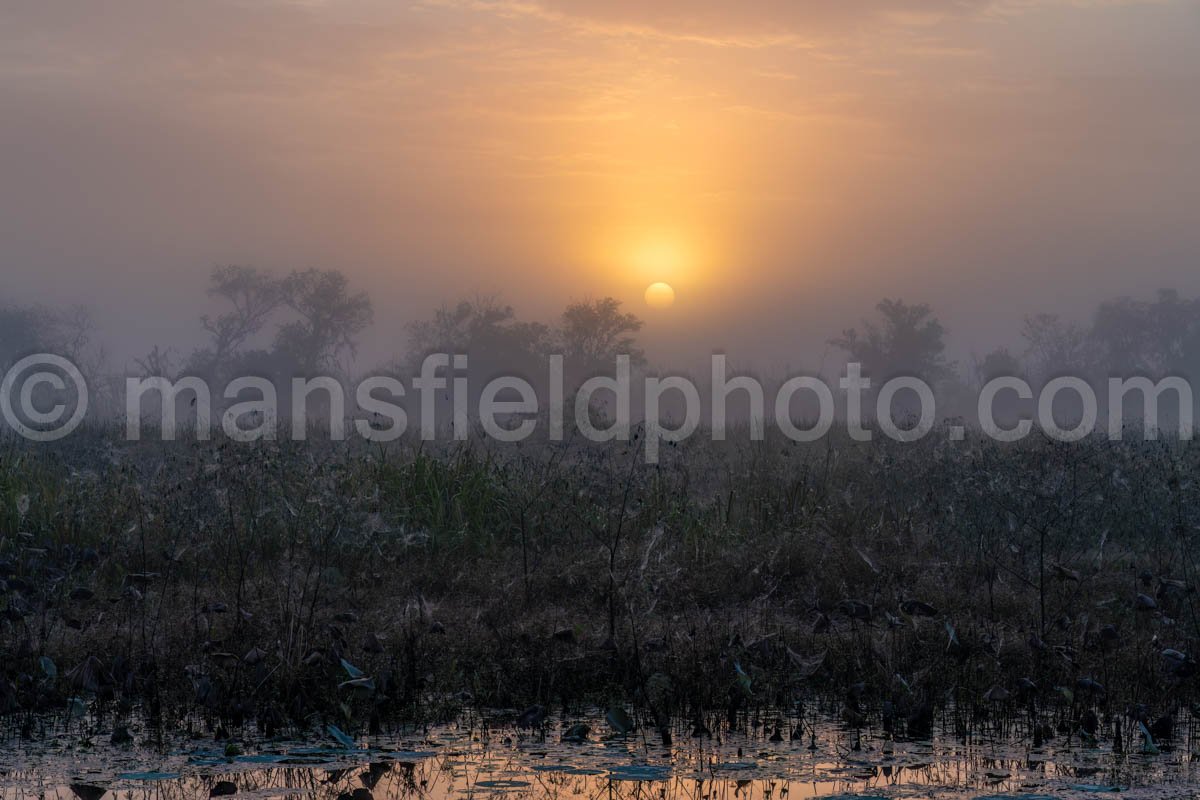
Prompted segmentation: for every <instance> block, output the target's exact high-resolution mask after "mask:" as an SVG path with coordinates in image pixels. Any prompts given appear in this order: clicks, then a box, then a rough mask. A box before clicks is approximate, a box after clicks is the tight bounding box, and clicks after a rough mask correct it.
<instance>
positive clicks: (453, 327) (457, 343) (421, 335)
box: [408, 296, 550, 375]
mask: <svg viewBox="0 0 1200 800" xmlns="http://www.w3.org/2000/svg"><path fill="white" fill-rule="evenodd" d="M408 333H409V340H410V355H411V357H412V358H413V359H414V361H416V362H418V364H419V361H420V360H421V359H423V358H424V357H425V356H426V355H428V354H429V353H447V354H450V355H454V354H462V355H466V356H468V357H469V359H470V361H469V363H470V366H471V370H472V372H474V373H476V374H479V375H491V374H493V373H494V372H495V371H496V370H507V371H510V372H513V371H522V370H529V369H531V368H536V367H538V366H540V365H541V362H542V361H543V360H544V359H545V357H546V355H547V353H548V352H549V340H550V330H549V328H547V327H546V326H545V325H543V324H542V323H540V322H522V321H520V320H518V319H517V316H516V312H514V311H513V308H512V306H509V305H502V304H501V303H500V300H499V298H497V297H495V296H480V297H476V298H475V299H474V300H463V301H461V302H459V303H458V304H457V305H456V306H454V307H453V308H449V307H442V308H440V309H438V310H437V311H436V312H434V315H433V319H431V320H426V321H422V322H416V323H413V324H411V325H409V326H408ZM414 366H416V364H415V365H414Z"/></svg>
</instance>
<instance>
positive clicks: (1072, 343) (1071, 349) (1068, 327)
mask: <svg viewBox="0 0 1200 800" xmlns="http://www.w3.org/2000/svg"><path fill="white" fill-rule="evenodd" d="M1021 336H1022V337H1023V338H1024V339H1025V356H1026V360H1027V362H1028V364H1029V368H1030V372H1031V373H1032V375H1031V377H1032V378H1033V379H1034V380H1036V381H1040V382H1044V381H1046V380H1048V379H1049V378H1052V377H1054V376H1056V375H1059V374H1063V373H1068V372H1069V373H1073V374H1076V375H1081V376H1082V375H1084V374H1086V373H1087V372H1089V371H1090V369H1091V366H1092V355H1091V348H1090V345H1089V342H1088V337H1087V332H1086V331H1085V330H1084V329H1083V328H1081V327H1080V326H1078V325H1076V324H1075V323H1073V322H1065V321H1064V320H1063V319H1062V318H1061V317H1059V316H1058V315H1057V314H1034V315H1031V316H1027V317H1025V324H1024V326H1023V327H1022V329H1021Z"/></svg>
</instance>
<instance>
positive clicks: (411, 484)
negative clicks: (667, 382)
mask: <svg viewBox="0 0 1200 800" xmlns="http://www.w3.org/2000/svg"><path fill="white" fill-rule="evenodd" d="M1198 455H1200V449H1198V448H1197V447H1195V446H1192V445H1189V444H1180V443H1165V442H1163V443H1158V442H1137V443H1132V442H1131V443H1120V442H1108V441H1101V440H1089V441H1086V442H1083V443H1079V444H1075V445H1064V444H1059V443H1054V442H1050V441H1047V440H1032V441H1029V442H1026V443H1024V444H1020V445H998V444H995V443H992V442H989V441H986V440H970V441H968V442H960V443H953V444H952V443H950V442H949V441H947V437H945V436H939V435H938V433H936V432H935V434H934V435H932V436H930V437H929V438H928V439H926V440H925V441H924V442H922V443H920V444H915V445H901V444H896V443H890V442H886V441H876V442H872V443H870V444H863V443H855V442H851V441H849V440H844V439H839V440H830V441H826V442H822V443H820V444H817V445H808V446H801V445H796V444H794V443H792V442H790V441H788V440H786V439H784V438H783V437H781V436H778V435H777V434H776V433H775V432H768V437H767V440H766V441H763V442H748V441H746V437H738V436H736V435H733V436H731V439H730V441H728V442H701V441H699V439H693V440H692V441H691V443H689V444H687V445H685V446H681V447H679V448H672V449H671V450H670V452H668V453H664V458H663V461H662V463H661V464H659V465H647V464H645V463H644V461H643V459H642V453H641V449H640V447H639V443H638V442H637V441H633V442H630V443H628V444H626V445H622V446H597V445H586V444H581V443H579V442H567V443H561V444H551V443H545V442H542V443H527V444H525V445H522V446H520V447H504V448H496V447H494V446H492V447H489V446H487V445H485V444H484V443H483V442H481V441H472V442H467V443H460V444H458V445H456V446H453V447H446V446H437V447H435V446H432V445H430V444H423V443H416V442H405V443H402V444H398V445H396V446H393V447H389V448H379V447H371V446H367V445H363V444H358V445H353V446H351V445H346V444H336V445H335V444H330V443H326V444H319V443H313V444H307V445H300V444H295V443H283V442H280V443H263V444H259V445H254V446H247V445H241V444H235V443H232V442H227V441H216V442H210V443H195V442H192V443H183V442H180V443H157V444H149V443H143V444H118V443H117V439H116V438H115V435H114V434H112V433H111V432H109V431H106V430H102V429H95V430H92V431H90V432H88V434H87V435H86V436H83V437H81V438H80V439H79V440H77V441H76V443H74V444H72V445H71V446H70V447H60V448H54V449H47V448H32V447H29V446H26V445H22V444H20V443H17V442H7V443H5V444H4V445H3V447H2V448H0V532H2V534H3V535H2V538H0V577H2V578H3V579H4V586H3V588H4V591H5V593H4V595H3V598H0V604H3V606H4V612H3V621H2V622H0V652H2V653H3V658H2V660H0V664H2V667H0V668H2V670H3V673H2V675H0V711H3V712H4V713H5V714H6V715H8V719H9V720H10V726H9V729H10V730H11V731H13V732H24V733H26V734H30V735H33V734H34V733H35V732H36V730H37V725H36V723H35V720H36V719H37V718H39V715H41V716H44V715H46V714H50V715H62V716H63V717H64V718H66V717H70V716H72V715H74V716H80V717H81V719H80V720H79V721H77V722H76V723H75V724H77V725H79V726H80V728H81V732H85V731H83V730H82V729H84V728H88V726H91V727H92V728H93V729H95V730H98V729H99V726H104V729H105V730H109V729H113V728H114V726H116V725H118V724H119V721H120V720H121V719H123V718H126V717H127V716H128V715H130V714H132V713H142V714H145V715H147V716H148V717H149V718H150V719H152V720H158V721H160V722H163V721H165V723H164V724H173V723H171V721H172V720H183V719H186V720H189V721H190V723H191V724H196V725H200V726H202V727H203V728H205V729H207V730H209V731H215V732H217V733H218V734H222V735H229V736H233V735H236V732H237V731H238V730H239V729H240V728H241V726H245V725H251V724H253V725H256V726H257V727H258V729H259V730H260V731H262V732H265V733H268V734H270V733H272V732H275V731H282V730H284V729H299V730H312V729H317V728H319V727H321V726H323V725H326V724H330V723H332V724H336V725H338V726H340V727H343V728H346V729H349V730H352V731H353V730H359V729H362V730H378V729H380V728H385V727H387V726H389V725H393V724H395V723H398V722H402V721H408V722H413V721H416V722H427V721H434V720H438V719H445V718H449V717H451V716H453V715H455V714H456V713H458V711H460V710H461V709H462V708H464V707H469V706H483V707H515V708H524V707H527V706H532V705H535V704H539V705H542V706H546V707H551V708H558V707H561V708H564V709H570V708H579V707H582V706H585V705H596V704H598V705H600V706H601V707H607V706H620V707H624V708H629V709H631V710H632V711H633V712H634V713H635V716H636V717H637V718H638V719H640V720H641V722H642V725H649V726H652V727H654V728H656V729H658V730H659V731H662V732H666V731H669V730H671V729H673V728H674V727H675V726H677V725H678V724H679V722H680V721H681V720H682V721H685V722H686V724H687V727H690V728H693V729H694V730H695V731H696V732H703V731H704V730H711V729H712V728H713V727H714V726H716V725H718V724H723V725H725V726H727V727H734V728H740V729H748V728H750V727H759V728H763V729H766V728H770V729H771V730H773V729H774V727H779V728H780V729H781V735H783V736H785V737H795V738H802V737H803V736H804V735H805V731H806V725H807V724H808V723H806V719H809V718H810V717H809V715H811V714H813V713H816V712H817V711H818V710H819V711H821V712H828V711H833V712H834V713H837V714H839V715H840V716H841V717H842V718H843V720H844V722H845V724H846V725H848V726H849V727H851V728H859V727H880V728H881V729H883V730H884V731H886V732H888V733H892V732H894V733H896V734H897V735H899V734H903V733H908V734H910V735H918V736H919V735H922V734H924V733H926V732H927V731H928V730H929V727H930V725H931V724H932V721H933V720H934V719H935V718H937V717H940V718H941V721H942V722H944V723H946V724H949V725H950V726H951V727H952V728H953V729H954V730H956V731H957V732H959V733H960V734H961V735H963V736H964V737H966V736H970V735H973V734H974V733H976V732H978V731H981V730H1010V731H1013V732H1017V733H1020V734H1021V735H1028V736H1034V737H1043V736H1064V735H1065V736H1071V737H1077V736H1092V735H1096V736H1099V737H1101V738H1109V739H1113V738H1115V737H1118V736H1119V737H1120V738H1121V740H1122V742H1123V745H1124V746H1127V747H1129V746H1133V747H1137V746H1140V742H1141V739H1140V735H1139V734H1138V733H1137V730H1138V728H1137V722H1139V721H1141V722H1144V723H1146V724H1147V725H1148V726H1152V725H1154V724H1155V723H1158V727H1157V728H1156V729H1155V731H1156V735H1158V736H1160V737H1161V736H1163V735H1169V734H1173V733H1174V728H1175V726H1174V724H1173V722H1172V720H1173V719H1174V718H1175V717H1176V716H1177V715H1179V713H1180V711H1181V710H1182V709H1186V708H1187V707H1189V706H1190V705H1191V704H1192V703H1193V702H1194V701H1195V699H1196V693H1195V686H1194V683H1195V678H1194V676H1193V673H1194V672H1195V671H1196V667H1195V662H1194V661H1193V660H1192V655H1191V654H1192V653H1193V652H1194V651H1195V642H1196V638H1197V636H1198V635H1200V619H1198V618H1197V609H1196V595H1195V591H1194V585H1195V583H1194V582H1195V570H1196V565H1195V542H1196V537H1197V523H1198V522H1200V503H1198V501H1200V490H1198V489H1197V486H1196V484H1195V476H1196V475H1197V474H1200V473H1198V472H1197V461H1198ZM1092 714H1094V715H1096V720H1097V723H1096V724H1093V723H1092V720H1091V717H1090V715H1092ZM1164 720H1166V721H1165V722H1164Z"/></svg>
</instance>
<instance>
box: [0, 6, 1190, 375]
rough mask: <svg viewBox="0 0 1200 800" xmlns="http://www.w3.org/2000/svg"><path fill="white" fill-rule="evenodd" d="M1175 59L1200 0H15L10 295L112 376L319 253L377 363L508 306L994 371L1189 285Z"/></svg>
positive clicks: (1, 187)
mask: <svg viewBox="0 0 1200 800" xmlns="http://www.w3.org/2000/svg"><path fill="white" fill-rule="evenodd" d="M1197 41H1200V3H1197V2H1195V0H837V2H833V1H832V0H743V1H742V2H737V3H732V2H727V1H726V0H660V1H659V2H644V1H642V0H495V1H493V0H417V1H416V2H405V1H404V0H400V1H398V2H396V1H393V2H384V1H383V0H286V1H285V0H259V1H258V2H249V0H243V1H241V2H236V1H234V0H204V2H178V1H177V0H96V2H89V3H78V2H63V1H62V0H7V1H6V2H4V3H2V4H0V274H2V276H3V281H2V283H0V300H8V301H14V302H39V303H46V304H51V305H54V304H66V303H83V304H86V305H88V306H90V307H91V308H92V309H93V311H94V313H95V315H96V317H97V319H98V321H99V323H100V326H101V330H102V332H103V334H104V336H105V337H106V338H107V339H108V340H110V341H111V342H112V349H113V352H114V353H116V354H118V358H121V357H126V358H127V357H130V356H131V355H133V354H140V353H143V352H145V351H147V350H148V349H149V348H150V346H151V345H153V344H158V345H161V346H169V347H175V348H178V349H180V350H186V349H187V348H189V347H191V346H194V345H195V344H197V343H198V342H199V338H200V327H199V323H198V318H199V316H200V315H201V314H202V313H205V312H206V311H209V310H211V309H210V307H209V306H208V301H207V300H206V298H205V295H204V287H205V283H206V280H207V276H208V273H209V270H210V269H211V268H212V267H213V266H215V265H218V264H229V263H236V264H249V265H256V266H260V267H263V268H268V269H273V270H277V271H280V272H283V271H287V270H290V269H293V268H307V267H321V268H336V269H340V270H342V271H344V272H345V273H346V274H347V275H349V276H350V277H351V279H352V280H353V282H354V284H355V285H356V286H358V287H361V288H363V289H366V290H368V291H369V292H370V293H371V296H372V298H373V299H374V303H375V309H376V323H375V326H374V328H373V330H372V332H371V334H370V336H369V341H368V342H366V347H365V348H364V351H363V355H362V357H361V358H362V360H363V361H365V362H370V361H383V360H386V359H387V358H388V357H389V356H390V355H392V354H395V353H398V352H400V351H402V350H403V349H404V346H405V334H404V328H405V325H406V324H407V323H409V322H412V321H414V320H416V319H420V318H424V317H427V316H429V314H430V310H431V309H432V308H433V307H435V306H437V305H440V304H442V303H450V302H454V301H456V300H458V299H459V298H461V297H464V296H473V295H476V294H479V293H484V294H492V293H498V294H499V295H500V296H502V297H503V298H504V299H505V301H506V302H508V303H511V304H513V305H514V306H515V307H516V308H517V311H518V313H519V314H520V315H521V316H523V317H527V318H541V319H550V318H553V317H554V316H555V315H557V313H558V312H559V311H560V310H561V309H562V308H563V307H564V306H565V305H566V304H567V303H568V302H571V301H573V300H580V299H589V298H598V297H603V296H613V297H616V298H618V299H619V300H621V301H622V302H623V303H624V304H625V306H626V307H627V308H628V309H630V310H633V311H634V312H636V313H638V314H639V315H640V316H641V317H643V318H644V319H645V321H646V328H645V331H644V336H643V338H644V341H645V344H646V348H647V350H648V352H649V355H650V357H651V360H652V361H654V362H663V363H665V362H670V361H680V360H683V361H686V360H688V359H697V358H702V357H703V356H705V355H707V354H708V353H710V352H712V351H714V350H721V351H725V352H728V353H730V355H731V357H736V358H737V359H738V360H739V361H741V362H742V363H749V364H753V365H757V366H762V367H768V366H775V365H786V366H792V367H796V366H806V367H813V366H816V364H817V363H818V362H819V361H820V360H821V359H823V358H824V357H825V356H824V353H825V351H826V350H827V345H826V341H827V339H828V338H829V337H830V336H833V335H835V334H837V333H838V332H839V331H840V330H841V329H842V328H844V327H847V326H849V325H852V324H854V323H855V322H856V321H857V320H858V319H860V318H861V317H863V316H865V315H867V314H869V313H870V311H871V309H872V307H873V306H874V304H875V303H876V302H877V301H878V300H879V299H880V298H882V297H885V296H887V297H901V298H903V299H905V300H908V301H910V302H918V301H923V302H929V303H931V304H932V305H933V306H934V308H935V310H936V311H937V313H938V316H939V317H940V318H941V319H942V321H943V322H944V323H945V325H946V327H947V328H948V329H949V330H950V334H951V337H952V340H953V343H954V350H955V353H956V354H958V353H962V354H965V353H971V352H979V353H982V352H986V351H987V350H990V349H991V348H992V347H993V346H995V345H996V344H1008V345H1015V344H1017V341H1018V329H1019V325H1020V320H1021V318H1022V316H1023V315H1025V314H1027V313H1033V312H1043V311H1058V312H1061V313H1063V314H1065V315H1067V316H1072V317H1077V318H1083V317H1084V316H1086V315H1087V313H1088V312H1089V311H1090V309H1092V308H1094V307H1095V305H1096V303H1097V302H1098V301H1100V300H1102V299H1105V298H1109V297H1113V296H1117V295H1133V296H1138V297H1150V296H1152V295H1153V293H1154V292H1155V291H1156V290H1157V289H1158V288H1160V287H1165V286H1170V287H1176V288H1178V289H1180V290H1181V291H1183V292H1185V293H1187V294H1198V293H1200V269H1197V266H1198V265H1200V263H1198V262H1200V259H1198V256H1200V225H1198V224H1197V223H1198V222H1200V158H1198V157H1197V154H1196V143H1197V142H1200V91H1197V90H1196V87H1197V86H1198V85H1200V47H1197V45H1196V43H1197ZM655 281H666V282H668V283H670V284H671V285H672V286H673V287H674V289H675V291H676V296H677V300H676V302H675V304H674V305H673V306H671V307H670V308H665V309H657V308H650V307H648V306H647V305H646V304H645V302H644V301H643V297H642V294H643V291H644V289H645V288H646V286H647V285H649V284H651V283H653V282H655Z"/></svg>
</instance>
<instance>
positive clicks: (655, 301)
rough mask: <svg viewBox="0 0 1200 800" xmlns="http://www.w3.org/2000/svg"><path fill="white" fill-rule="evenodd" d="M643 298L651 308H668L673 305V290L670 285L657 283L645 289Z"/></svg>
mask: <svg viewBox="0 0 1200 800" xmlns="http://www.w3.org/2000/svg"><path fill="white" fill-rule="evenodd" d="M645 298H646V305H648V306H650V307H651V308H670V307H671V306H673V305H674V304H675V290H674V289H672V288H671V284H669V283H663V282H662V281H658V282H656V283H652V284H650V285H649V286H647V287H646V294H645Z"/></svg>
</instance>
